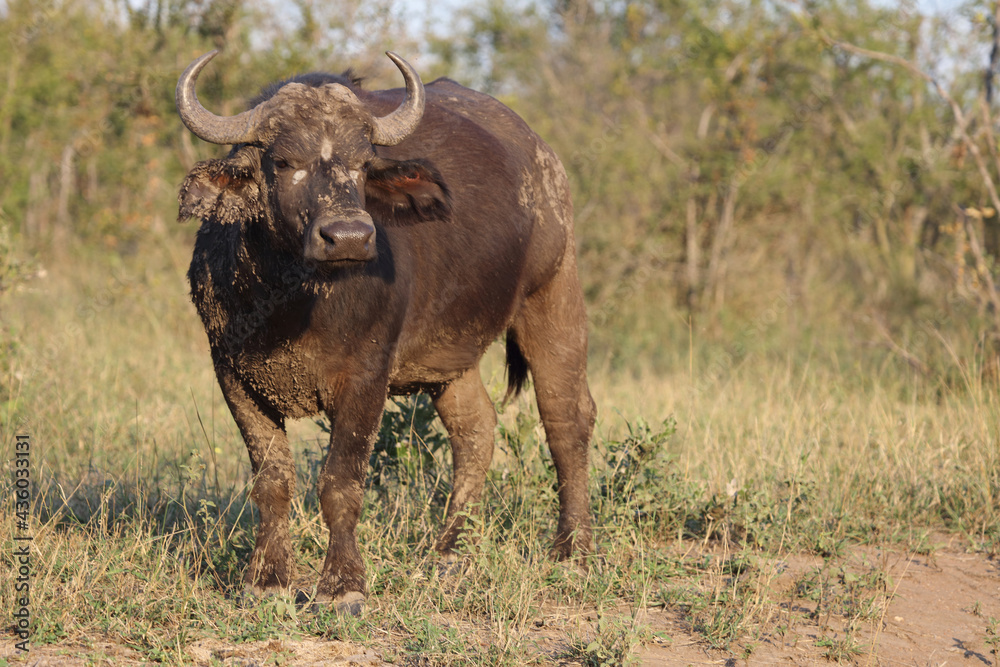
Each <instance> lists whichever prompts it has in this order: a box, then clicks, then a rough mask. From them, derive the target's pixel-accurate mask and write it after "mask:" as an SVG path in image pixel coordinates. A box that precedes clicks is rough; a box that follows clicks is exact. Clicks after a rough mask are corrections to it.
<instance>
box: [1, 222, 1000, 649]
mask: <svg viewBox="0 0 1000 667" xmlns="http://www.w3.org/2000/svg"><path fill="white" fill-rule="evenodd" d="M157 250H158V252H157V253H153V252H152V251H143V254H142V255H141V256H139V257H131V258H126V259H122V260H114V262H115V263H113V264H110V265H109V263H108V262H109V260H108V259H107V258H103V257H102V258H95V259H92V260H84V259H77V260H67V261H63V262H59V263H53V264H52V265H51V266H49V267H47V269H48V271H47V275H46V276H45V277H39V276H37V275H36V276H35V277H34V278H31V279H29V280H27V281H25V282H23V283H22V284H21V285H20V286H19V287H18V288H17V289H15V290H13V291H12V292H10V293H7V294H5V295H2V297H0V298H2V300H3V303H2V313H3V314H2V319H0V325H2V331H3V348H2V351H0V369H2V371H3V373H4V375H3V378H2V382H3V384H2V388H0V418H2V427H0V428H2V432H0V442H2V443H3V446H4V448H5V449H4V451H5V456H4V457H3V460H4V461H5V462H10V461H11V460H12V459H13V456H12V447H13V445H12V443H13V439H14V436H15V434H18V433H29V434H30V435H31V438H32V442H33V450H32V464H33V467H32V475H33V479H34V481H35V483H36V485H37V486H36V489H37V490H38V493H37V494H36V505H35V508H34V520H33V522H32V524H31V529H30V530H31V533H32V535H33V537H34V541H33V543H32V544H33V562H32V566H33V568H34V570H33V572H34V574H33V588H32V600H33V603H32V604H33V605H34V607H33V610H34V614H35V621H36V625H35V626H34V634H33V637H32V641H33V642H34V643H35V644H36V645H40V644H55V645H57V646H67V647H69V646H77V647H83V648H82V649H80V650H82V651H84V652H90V653H93V654H95V655H96V654H98V653H100V652H101V651H106V648H101V647H102V646H104V644H103V643H102V642H110V643H111V645H113V646H116V647H118V649H117V650H118V651H119V653H115V654H114V656H112V658H109V659H110V660H111V661H112V662H115V661H128V660H132V659H135V660H140V661H141V660H161V661H165V662H170V663H174V662H178V663H179V662H185V661H191V660H196V659H197V658H196V657H194V656H195V653H197V650H198V648H197V647H199V646H203V645H204V643H205V642H212V641H217V640H218V639H219V638H225V639H226V640H227V641H230V642H236V643H243V642H268V641H271V640H273V639H274V638H275V637H277V638H293V639H294V638H304V639H310V638H316V637H322V638H327V639H330V638H335V639H339V640H342V641H345V642H348V644H346V645H345V646H347V647H348V648H346V649H344V650H353V649H351V648H350V647H351V646H355V645H357V646H361V645H363V646H365V647H368V648H370V649H375V650H377V651H379V652H380V655H382V657H383V658H394V659H396V660H397V661H404V662H406V661H411V662H412V661H416V660H418V658H419V659H427V660H429V661H430V662H431V663H433V664H438V663H441V664H447V663H455V664H460V663H463V662H468V661H469V660H474V661H476V662H485V663H490V664H522V663H524V662H526V661H542V662H544V661H551V660H576V661H579V662H582V663H585V664H619V663H621V662H622V661H624V660H626V659H627V658H628V656H629V655H631V654H632V653H633V652H634V650H635V648H636V646H637V645H639V644H641V643H643V642H649V641H655V640H656V638H655V637H654V636H653V634H652V633H651V632H650V631H649V630H648V629H646V628H645V626H644V625H643V623H641V622H639V621H638V620H636V619H637V618H639V615H638V610H641V609H645V608H647V607H648V606H650V605H654V606H655V605H665V606H668V607H674V608H676V609H678V610H682V611H683V613H684V615H685V618H686V619H687V621H686V622H687V623H688V625H689V627H690V628H691V629H693V630H694V631H696V632H697V633H698V634H699V636H701V637H702V638H703V641H704V642H705V644H706V645H707V646H712V647H723V648H727V649H728V650H732V651H736V654H740V653H741V652H742V653H744V654H750V653H752V652H753V648H754V646H755V645H756V644H757V643H758V642H759V641H761V639H762V638H763V637H766V636H773V635H774V634H775V633H779V632H781V631H782V628H785V631H787V622H785V621H783V620H782V616H781V614H782V612H781V611H780V609H781V604H782V602H783V600H784V598H782V595H784V594H785V593H784V592H783V593H780V594H779V593H778V592H776V591H777V590H778V589H780V588H781V587H780V586H778V585H777V584H776V582H777V580H778V579H779V575H780V572H779V569H776V567H775V565H774V563H775V562H776V561H775V558H776V557H778V556H780V555H781V554H795V553H801V554H811V555H814V556H817V557H822V558H826V559H836V557H837V556H838V554H840V553H841V550H842V549H843V545H844V544H847V543H857V542H864V543H869V544H880V545H884V544H896V545H900V546H901V547H903V548H904V549H909V550H921V549H927V548H929V546H928V545H929V542H928V537H927V536H928V535H929V534H930V533H932V532H933V531H942V530H944V531H950V532H953V533H956V532H957V533H959V534H961V535H962V536H963V539H964V541H965V544H967V545H968V546H969V547H970V548H980V549H986V550H988V551H990V552H995V551H996V550H997V544H998V540H1000V521H998V517H997V511H998V509H997V508H998V507H1000V484H998V472H997V471H998V470H1000V461H998V460H997V459H998V450H997V447H996V443H997V432H998V428H997V427H998V415H1000V405H998V395H1000V392H997V387H996V386H995V385H994V384H993V381H992V380H983V379H981V378H980V374H979V373H978V372H976V369H975V368H971V369H970V368H968V367H967V366H965V365H963V364H964V362H963V361H962V360H961V359H962V357H961V355H958V354H956V361H955V369H956V372H955V373H954V376H953V377H952V378H950V379H948V378H944V379H937V378H928V377H925V376H922V375H918V374H916V373H914V372H912V371H908V370H906V366H905V364H895V363H891V362H887V363H884V364H882V365H881V366H873V367H865V366H862V365H861V364H862V363H863V362H860V361H859V362H854V361H847V362H845V361H844V360H843V359H841V358H837V357H836V355H835V354H834V353H832V352H831V353H825V352H824V348H823V347H822V346H820V345H816V346H815V347H813V348H811V349H805V350H802V349H790V350H788V351H787V353H786V354H784V355H778V354H776V353H774V352H759V353H753V354H748V355H746V356H745V357H743V358H742V359H740V360H739V361H738V362H737V363H731V364H725V365H719V364H714V365H708V364H703V363H702V362H698V361H696V360H698V359H703V358H711V352H712V349H713V347H712V343H710V342H709V341H702V340H699V337H698V335H697V334H696V333H695V332H693V333H692V336H691V338H692V341H693V343H692V345H693V346H692V347H691V348H690V349H688V350H684V349H680V350H678V351H677V354H676V358H677V364H676V371H674V372H672V373H670V374H666V375H656V376H653V375H649V374H644V373H643V372H642V371H640V370H637V371H634V372H632V373H619V374H611V373H601V372H599V371H598V372H595V373H594V374H593V377H592V381H593V392H594V394H595V398H596V399H597V401H598V404H599V406H600V410H601V416H600V421H599V424H598V436H597V438H596V439H595V445H594V450H593V464H594V511H595V516H596V519H597V522H598V525H599V526H600V528H599V531H598V534H597V539H598V543H599V548H600V555H599V557H598V558H596V559H595V560H594V562H593V564H592V567H591V568H590V571H589V572H588V573H585V574H584V573H581V572H576V571H575V570H573V569H572V568H566V567H564V566H560V565H557V564H554V563H551V562H549V561H548V560H546V559H545V557H544V554H545V544H546V542H547V540H548V539H549V535H551V532H552V530H553V527H554V526H553V518H554V508H555V494H554V491H553V489H552V485H551V477H550V473H549V471H548V464H547V462H546V454H545V452H544V448H543V446H542V444H541V442H540V433H541V431H540V428H539V425H538V422H537V418H536V417H535V416H534V415H535V413H534V411H533V407H532V405H531V402H530V401H529V400H527V399H524V398H522V399H520V400H519V401H518V402H517V403H516V404H515V405H513V406H510V407H509V408H508V410H507V412H506V413H505V415H504V417H503V419H502V426H501V429H500V434H501V437H500V451H499V452H498V457H497V461H496V464H495V465H494V468H493V474H492V476H491V492H490V494H489V498H488V499H487V500H486V502H485V506H484V509H483V513H482V515H481V516H480V517H479V518H478V519H477V520H476V521H475V530H474V537H475V540H474V542H473V544H472V545H470V546H469V548H468V551H467V553H468V556H467V559H466V562H465V564H464V568H465V569H464V573H463V576H461V577H449V576H442V573H441V572H439V570H438V568H437V564H436V563H435V562H434V560H433V558H432V557H431V556H430V554H429V551H428V550H429V546H430V544H429V539H430V535H432V534H433V531H434V530H435V529H436V527H437V525H438V522H439V518H440V511H441V508H440V501H441V499H442V498H443V497H445V495H446V493H447V480H448V477H449V470H448V460H447V459H448V456H447V451H446V450H445V449H441V448H440V447H439V446H438V445H437V444H435V443H436V442H437V441H436V440H435V439H434V437H433V425H432V424H426V423H421V424H416V425H415V426H414V429H413V432H414V433H415V434H416V435H418V436H423V437H425V440H426V442H425V446H424V447H423V449H422V450H420V448H419V447H418V448H417V450H414V451H418V450H420V451H419V452H418V454H416V455H414V457H412V458H410V459H407V460H405V461H401V462H397V465H396V467H395V468H391V469H389V472H387V474H386V477H385V480H386V481H385V483H384V484H383V485H382V486H379V487H374V486H373V487H372V488H370V489H369V491H368V495H367V505H366V510H365V517H364V519H363V524H362V526H361V527H360V529H359V538H360V541H361V544H362V545H363V549H364V551H365V558H366V560H367V563H368V573H369V586H370V589H371V592H372V595H371V597H370V600H369V606H368V609H367V610H366V613H365V616H364V617H363V618H362V619H343V618H331V617H324V616H319V617H317V616H313V615H308V614H304V613H303V612H302V611H301V610H298V609H296V607H295V605H294V604H292V603H291V601H290V600H282V599H273V600H268V601H266V602H264V603H262V604H261V605H259V606H257V607H252V608H244V607H242V606H241V605H239V604H237V600H236V599H235V596H237V595H238V593H239V583H238V582H239V579H240V575H241V568H242V567H243V565H244V564H245V562H246V557H247V554H248V552H249V549H250V548H251V546H252V534H253V522H252V511H253V510H252V508H251V507H250V506H249V504H248V503H247V500H246V493H245V488H246V484H247V482H248V479H249V472H248V464H247V460H246V455H245V452H244V449H243V444H242V441H241V439H240V436H239V434H238V432H237V430H236V428H235V426H234V425H233V423H232V420H231V418H230V417H229V414H228V411H227V409H226V407H225V404H224V402H223V400H222V397H221V395H220V392H219V390H218V388H217V386H216V384H215V379H214V377H213V374H212V370H211V364H210V362H209V357H208V351H207V345H206V342H205V338H204V334H203V333H202V331H201V326H200V323H199V322H198V320H197V317H196V315H195V313H194V309H193V308H192V307H191V306H190V305H189V304H188V302H187V296H186V285H185V280H184V276H183V274H184V270H185V264H186V258H185V252H184V251H183V246H179V245H177V244H174V243H171V242H169V241H166V240H165V241H164V243H163V245H162V247H160V248H158V249H157ZM772 333H773V334H774V335H775V336H777V335H778V332H777V331H775V332H772ZM705 350H708V352H705ZM852 364H853V365H852ZM499 369H500V364H499V361H498V355H497V354H494V353H491V357H490V359H489V362H488V363H487V364H486V365H485V370H484V376H485V377H487V378H488V379H489V381H490V382H489V383H490V386H491V390H492V391H493V392H494V395H495V396H497V397H498V398H499V396H500V394H501V390H502V386H501V385H502V382H501V373H500V370H499ZM407 409H411V408H407ZM671 415H672V416H673V418H674V419H675V420H676V432H675V433H673V434H672V435H671V434H670V429H671V427H670V425H669V424H667V425H666V426H664V427H660V426H659V424H660V423H661V422H662V421H663V420H664V419H665V418H667V417H668V416H671ZM644 423H648V424H650V426H648V427H647V426H645V425H644ZM428 434H431V435H428ZM400 435H403V436H405V435H406V434H405V433H404V434H400ZM292 440H293V443H294V446H295V447H296V450H297V452H298V461H299V463H300V478H301V480H300V481H301V484H300V487H299V493H298V496H297V497H296V499H295V505H294V508H293V534H294V535H295V536H296V539H297V540H298V543H297V553H298V554H299V563H298V571H299V579H300V580H299V581H298V582H296V583H297V584H298V585H300V586H302V587H308V586H309V584H310V582H311V581H312V580H314V579H315V577H316V568H317V567H318V564H319V563H320V562H321V561H320V559H321V557H322V552H323V547H324V545H325V543H326V539H325V536H324V530H325V529H324V528H323V526H322V523H321V521H320V519H319V514H318V512H317V510H316V502H315V494H314V490H313V489H312V486H311V479H312V478H313V476H314V474H315V463H316V461H317V460H318V458H319V456H321V454H322V450H323V447H324V442H323V434H322V432H321V429H320V428H319V427H318V426H317V425H315V424H312V423H311V422H304V423H299V424H298V425H296V426H295V427H294V428H293V430H292ZM10 479H11V476H10V475H9V474H8V475H5V478H4V480H2V481H0V487H2V488H3V490H4V492H5V494H7V493H9V492H10V486H9V480H10ZM0 524H2V525H3V527H4V528H3V530H4V534H6V535H11V534H13V533H14V515H13V514H12V513H11V504H10V503H6V502H5V503H4V504H3V505H2V509H0ZM5 544H7V545H10V544H11V542H9V541H5ZM10 552H11V550H10V549H9V548H5V550H4V553H3V555H2V556H0V558H7V557H8V554H9V553H10ZM824 562H825V561H824ZM829 562H830V563H832V564H830V565H828V566H824V567H826V569H821V570H819V571H817V572H816V573H814V576H813V579H812V580H810V581H811V583H810V582H809V581H807V582H805V583H803V584H802V587H801V588H798V589H796V588H794V587H792V588H788V587H786V589H784V590H785V592H788V591H791V592H788V595H792V596H796V595H797V596H799V597H802V598H803V599H804V598H805V596H807V595H810V594H812V592H813V591H815V590H818V588H817V587H822V586H825V588H824V589H823V590H826V591H827V592H830V591H833V592H832V593H830V594H831V595H835V596H839V598H837V599H839V600H841V602H837V603H836V604H835V603H834V602H831V599H832V598H828V599H826V600H825V602H824V601H819V602H816V605H817V608H822V609H824V612H823V613H827V614H828V615H834V616H836V617H837V618H840V619H841V620H842V623H841V625H840V626H838V628H841V629H843V631H844V632H845V633H846V634H841V635H837V636H836V638H831V640H830V646H829V647H828V650H829V651H830V652H831V653H837V652H840V653H842V654H853V653H852V652H853V651H854V648H855V647H854V645H853V644H851V641H854V640H853V637H855V635H854V634H851V632H850V628H851V623H862V624H868V625H870V626H873V625H874V624H876V622H877V620H878V614H879V613H881V610H883V609H884V605H885V603H886V600H887V599H888V596H889V595H891V592H890V591H887V590H886V587H885V584H884V581H882V580H880V579H879V576H878V572H879V571H880V569H879V567H878V565H877V564H875V565H872V566H871V567H870V568H869V569H868V570H865V569H864V568H861V569H860V570H858V569H855V570H854V571H852V572H853V573H852V574H851V576H849V577H847V576H842V575H843V573H838V572H839V571H837V570H836V567H837V565H836V562H837V561H836V560H830V561H829ZM859 572H860V574H858V573H859ZM824 577H825V579H824ZM837 577H840V578H839V579H838V578H837ZM823 582H826V583H823ZM831 582H832V583H831ZM838 582H839V583H838ZM844 582H848V583H844ZM858 582H860V583H858ZM834 584H836V585H834ZM849 584H850V585H849ZM821 585H822V586H821ZM796 591H797V592H796ZM0 596H2V604H3V606H4V608H11V607H12V604H11V602H12V600H13V590H12V583H11V582H8V581H4V582H0ZM865 596H867V597H865ZM862 598H864V599H862ZM852 600H853V602H852ZM865 600H867V602H865ZM863 602H864V604H867V606H863V604H862V603H863ZM823 604H826V605H827V606H826V607H822V605H823ZM838 604H839V605H840V606H837V605H838ZM851 604H853V605H854V606H850V605H851ZM588 617H589V619H590V620H586V619H587V618H588ZM817 622H819V621H817ZM538 623H542V625H541V626H540V625H538ZM540 629H544V631H543V632H540V631H539V630H540ZM246 645H247V646H248V647H249V646H251V644H246ZM262 645H263V646H267V644H266V643H265V644H262ZM88 646H89V647H90V648H87V647H88ZM254 646H256V645H254ZM737 647H738V650H737ZM864 648H865V649H866V650H867V648H866V647H864ZM247 650H249V649H247ZM284 650H285V649H282V651H284ZM359 650H360V649H359ZM282 651H277V654H279V655H283V653H282ZM288 651H291V649H288ZM289 655H291V653H289ZM115 656H117V657H115ZM129 656H132V657H129ZM847 657H850V656H849V655H848V656H847ZM414 664H416V663H415V662H414Z"/></svg>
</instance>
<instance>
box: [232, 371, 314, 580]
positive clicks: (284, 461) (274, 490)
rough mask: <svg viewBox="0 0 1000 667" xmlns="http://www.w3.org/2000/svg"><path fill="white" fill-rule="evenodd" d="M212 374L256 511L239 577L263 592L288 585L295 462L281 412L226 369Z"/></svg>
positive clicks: (291, 561) (291, 564) (291, 566)
mask: <svg viewBox="0 0 1000 667" xmlns="http://www.w3.org/2000/svg"><path fill="white" fill-rule="evenodd" d="M216 374H217V376H218V378H219V385H220V386H221V387H222V393H223V395H224V396H225V397H226V402H227V403H228V404H229V409H230V410H231V411H232V413H233V418H234V419H235V421H236V425H237V426H238V427H239V429H240V433H242V434H243V440H244V441H245V442H246V446H247V452H249V454H250V465H251V467H252V469H253V488H252V489H251V491H250V497H251V498H252V499H253V501H254V504H255V505H257V509H258V511H259V513H260V523H259V524H258V526H257V540H256V544H255V545H254V549H253V554H252V555H251V556H250V566H249V567H248V568H247V571H246V574H245V575H244V583H245V584H246V586H247V589H248V590H249V591H250V592H251V593H253V594H255V595H267V594H270V593H274V592H277V591H280V590H284V589H285V588H287V587H288V585H289V582H290V580H291V576H292V568H293V563H294V559H293V557H292V541H291V537H290V536H289V531H288V511H289V507H290V504H291V498H292V494H293V493H294V492H295V466H294V464H293V461H292V454H291V451H290V450H289V448H288V437H287V435H286V434H285V425H284V420H283V419H282V418H281V416H280V415H277V414H275V413H274V412H273V411H270V410H268V409H267V408H266V407H264V406H262V405H261V404H260V402H259V401H257V400H255V399H254V398H253V397H252V396H251V395H250V394H249V392H247V391H246V388H245V387H244V386H243V385H242V383H241V382H240V381H239V380H238V379H237V378H236V377H235V375H234V374H233V373H232V371H231V370H229V369H227V368H219V367H217V369H216Z"/></svg>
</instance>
